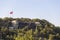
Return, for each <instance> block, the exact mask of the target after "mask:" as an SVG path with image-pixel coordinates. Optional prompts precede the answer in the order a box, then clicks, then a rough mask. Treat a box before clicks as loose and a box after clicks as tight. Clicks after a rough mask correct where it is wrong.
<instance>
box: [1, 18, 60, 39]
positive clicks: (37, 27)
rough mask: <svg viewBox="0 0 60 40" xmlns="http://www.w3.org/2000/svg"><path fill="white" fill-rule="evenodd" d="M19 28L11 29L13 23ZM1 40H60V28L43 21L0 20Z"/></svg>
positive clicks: (25, 19) (22, 19)
mask: <svg viewBox="0 0 60 40" xmlns="http://www.w3.org/2000/svg"><path fill="white" fill-rule="evenodd" d="M13 20H16V21H17V22H20V23H19V27H18V28H16V29H10V28H9V27H10V26H11V23H10V22H11V21H13ZM0 40H60V27H56V26H54V25H53V24H52V23H50V22H48V21H46V20H44V19H42V20H40V19H29V18H8V17H5V18H0Z"/></svg>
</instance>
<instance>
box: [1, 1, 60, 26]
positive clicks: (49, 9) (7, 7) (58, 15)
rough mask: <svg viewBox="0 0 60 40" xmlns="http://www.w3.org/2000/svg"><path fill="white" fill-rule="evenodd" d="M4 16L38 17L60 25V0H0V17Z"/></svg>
mask: <svg viewBox="0 0 60 40" xmlns="http://www.w3.org/2000/svg"><path fill="white" fill-rule="evenodd" d="M11 11H13V14H9V13H10V12H11ZM4 17H13V18H21V17H23V18H39V19H45V20H48V21H49V22H51V23H52V24H54V25H56V26H60V0H0V18H4Z"/></svg>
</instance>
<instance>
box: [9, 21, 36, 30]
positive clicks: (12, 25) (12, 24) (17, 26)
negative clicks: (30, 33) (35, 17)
mask: <svg viewBox="0 0 60 40" xmlns="http://www.w3.org/2000/svg"><path fill="white" fill-rule="evenodd" d="M8 26H9V28H10V29H21V28H24V27H26V26H28V29H35V28H36V24H35V23H34V22H32V23H29V22H18V21H16V20H14V21H11V22H9V25H8Z"/></svg>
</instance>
